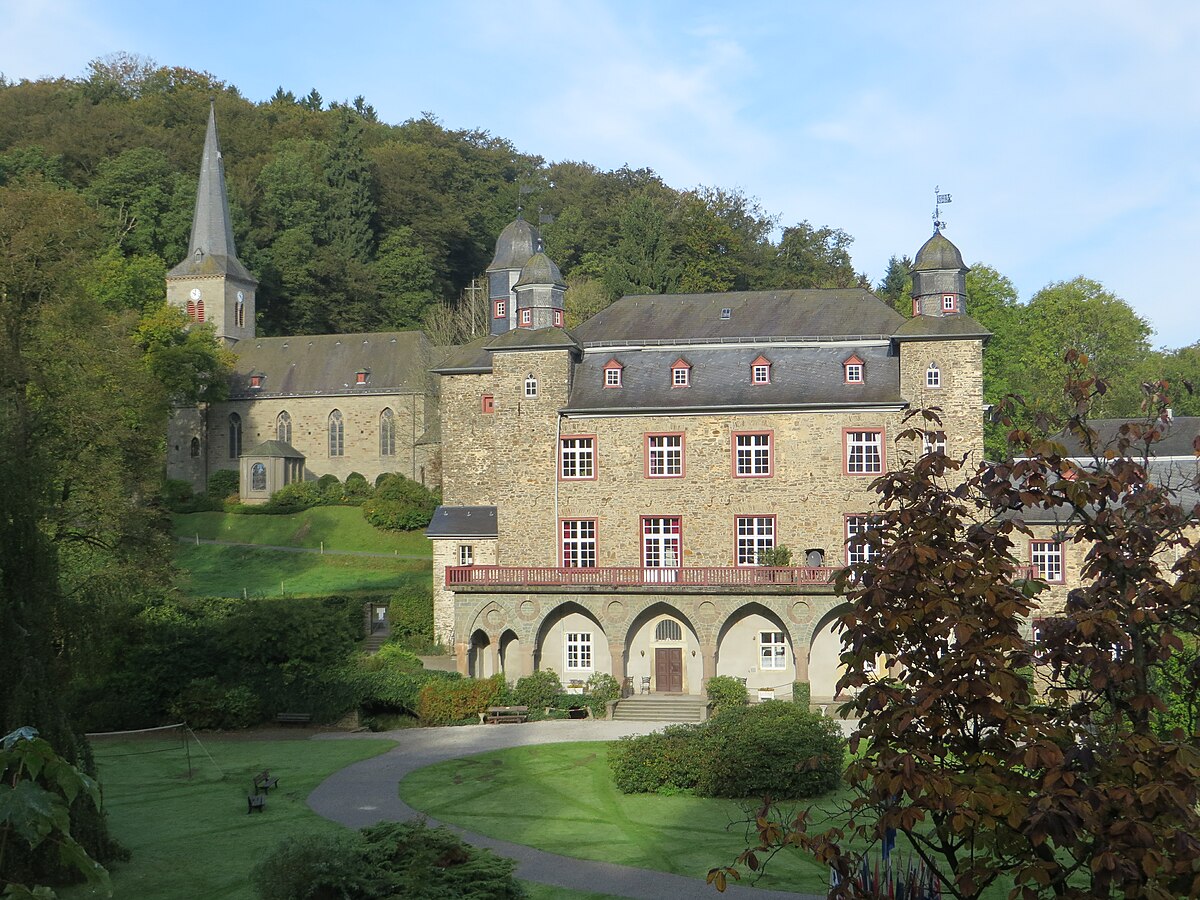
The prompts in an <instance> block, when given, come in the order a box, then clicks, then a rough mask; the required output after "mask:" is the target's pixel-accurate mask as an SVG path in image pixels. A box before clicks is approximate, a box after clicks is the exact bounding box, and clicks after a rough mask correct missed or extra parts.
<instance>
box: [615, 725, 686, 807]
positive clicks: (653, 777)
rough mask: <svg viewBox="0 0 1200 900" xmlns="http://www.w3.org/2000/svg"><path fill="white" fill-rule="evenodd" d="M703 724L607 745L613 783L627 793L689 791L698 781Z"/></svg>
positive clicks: (665, 729)
mask: <svg viewBox="0 0 1200 900" xmlns="http://www.w3.org/2000/svg"><path fill="white" fill-rule="evenodd" d="M705 727H706V726H705V725H668V726H667V727H666V728H664V729H663V730H662V731H659V732H651V733H650V734H644V735H641V736H640V737H623V738H621V739H620V740H618V741H615V742H613V743H612V744H610V745H609V751H608V767H609V769H610V770H611V771H612V775H613V783H614V784H615V785H616V786H617V789H618V790H620V791H622V792H623V793H626V794H653V793H662V792H667V793H678V792H680V791H690V790H692V789H694V788H695V787H696V783H697V782H698V781H699V779H700V763H701V756H702V754H701V753H699V752H698V750H699V748H700V746H701V745H702V743H703V741H704V735H705Z"/></svg>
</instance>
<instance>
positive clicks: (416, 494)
mask: <svg viewBox="0 0 1200 900" xmlns="http://www.w3.org/2000/svg"><path fill="white" fill-rule="evenodd" d="M435 509H437V498H436V496H435V495H434V494H433V493H432V492H430V491H428V490H426V489H425V488H424V487H423V486H422V485H419V484H417V483H416V482H415V481H412V480H410V479H408V478H405V477H404V476H403V475H389V476H388V477H387V478H384V479H382V480H381V481H380V482H379V483H378V486H377V487H376V488H375V496H374V497H371V498H370V499H368V500H366V501H364V502H363V505H362V511H363V518H365V519H366V520H367V521H368V522H370V523H371V524H372V525H374V526H375V527H376V528H386V529H388V530H390V531H412V530H413V529H416V528H424V527H425V526H426V525H428V524H429V520H430V519H432V518H433V511H434V510H435Z"/></svg>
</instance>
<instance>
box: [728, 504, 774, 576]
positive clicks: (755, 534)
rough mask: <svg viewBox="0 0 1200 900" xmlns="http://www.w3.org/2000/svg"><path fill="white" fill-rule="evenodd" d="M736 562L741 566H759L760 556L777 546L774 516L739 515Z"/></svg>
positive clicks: (736, 524)
mask: <svg viewBox="0 0 1200 900" xmlns="http://www.w3.org/2000/svg"><path fill="white" fill-rule="evenodd" d="M735 528H736V530H737V546H736V547H735V550H736V553H737V555H736V557H735V559H736V562H737V565H739V566H757V565H759V562H758V560H759V558H760V557H761V556H762V554H763V553H765V552H766V551H767V550H771V549H773V548H774V547H775V517H774V516H738V517H737V521H736V523H735Z"/></svg>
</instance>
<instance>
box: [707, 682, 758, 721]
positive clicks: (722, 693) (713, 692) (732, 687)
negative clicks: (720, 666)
mask: <svg viewBox="0 0 1200 900" xmlns="http://www.w3.org/2000/svg"><path fill="white" fill-rule="evenodd" d="M708 702H709V703H711V704H712V708H713V714H714V715H716V714H717V713H719V712H721V711H722V710H726V709H731V708H733V707H735V706H745V705H746V704H747V703H749V702H750V696H749V694H748V693H747V692H746V685H744V684H743V683H742V682H741V680H740V679H737V678H734V677H733V676H732V675H714V676H713V677H712V678H710V679H708Z"/></svg>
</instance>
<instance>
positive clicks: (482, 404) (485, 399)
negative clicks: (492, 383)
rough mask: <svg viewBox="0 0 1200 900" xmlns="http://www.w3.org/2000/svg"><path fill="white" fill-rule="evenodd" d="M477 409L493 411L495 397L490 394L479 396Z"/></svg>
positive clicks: (487, 411)
mask: <svg viewBox="0 0 1200 900" xmlns="http://www.w3.org/2000/svg"><path fill="white" fill-rule="evenodd" d="M479 411H480V412H482V413H485V414H486V413H494V412H495V411H496V398H495V397H493V396H492V395H491V394H484V395H483V396H482V397H480V398H479Z"/></svg>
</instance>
